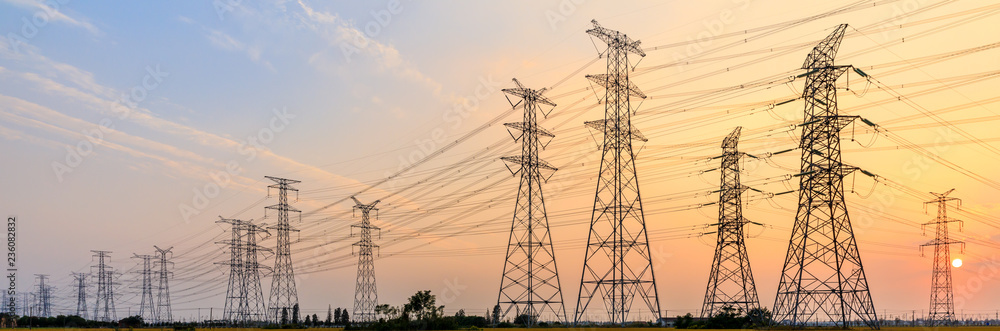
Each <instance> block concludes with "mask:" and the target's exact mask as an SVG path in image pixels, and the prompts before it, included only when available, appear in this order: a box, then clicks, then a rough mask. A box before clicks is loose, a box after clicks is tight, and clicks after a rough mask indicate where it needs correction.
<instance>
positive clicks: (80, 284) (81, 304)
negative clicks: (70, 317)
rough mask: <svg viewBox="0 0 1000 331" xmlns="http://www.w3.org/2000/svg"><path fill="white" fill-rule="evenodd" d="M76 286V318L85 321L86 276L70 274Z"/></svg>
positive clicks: (75, 273)
mask: <svg viewBox="0 0 1000 331" xmlns="http://www.w3.org/2000/svg"><path fill="white" fill-rule="evenodd" d="M72 275H73V280H74V283H75V284H76V316H79V317H82V318H83V319H87V276H90V275H88V274H85V273H82V272H74V273H72Z"/></svg>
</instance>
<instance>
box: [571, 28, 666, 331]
mask: <svg viewBox="0 0 1000 331" xmlns="http://www.w3.org/2000/svg"><path fill="white" fill-rule="evenodd" d="M591 22H592V23H593V24H594V27H593V28H592V29H590V30H587V33H588V34H590V35H591V36H594V37H597V38H598V39H600V40H601V41H603V42H604V43H606V44H607V45H608V48H607V51H606V54H605V56H606V57H607V58H608V63H607V73H606V74H600V75H588V76H587V78H588V79H590V80H591V81H593V82H594V83H597V84H599V85H601V86H604V88H605V94H604V120H598V121H590V122H587V123H586V125H587V126H589V127H591V128H593V129H596V130H597V131H601V132H603V133H604V143H603V145H602V147H603V148H602V154H601V167H600V172H599V173H598V179H597V192H596V194H595V197H594V209H593V210H592V216H591V221H590V231H589V234H588V236H587V249H586V253H585V254H586V255H585V256H584V260H583V275H582V276H581V277H580V278H581V281H580V296H579V297H578V299H577V302H576V313H575V314H574V317H573V322H574V323H579V322H581V321H582V319H583V318H584V316H585V314H586V313H587V309H589V308H591V307H590V303H591V301H592V300H593V299H594V298H595V297H597V298H598V299H599V300H602V301H603V302H604V306H605V308H606V309H607V313H608V317H609V318H610V322H611V323H617V324H622V325H624V324H625V322H626V321H627V320H628V317H629V312H630V310H631V307H632V300H633V299H634V298H635V297H636V296H638V297H639V298H640V299H641V300H642V301H643V303H644V307H643V308H646V309H648V310H649V313H650V314H651V315H652V316H653V317H654V320H659V317H660V302H659V296H658V295H657V289H656V277H654V275H653V260H652V256H651V255H652V254H651V252H650V250H649V234H648V233H647V231H646V219H645V216H644V215H643V210H642V198H641V195H640V194H639V179H638V175H637V173H636V167H635V155H636V152H635V151H634V150H633V148H632V140H633V139H636V140H640V141H646V138H645V137H644V136H643V135H642V134H641V133H639V130H637V129H636V128H634V127H632V113H633V109H632V107H631V103H630V99H631V98H632V97H636V98H642V99H645V98H646V95H645V94H643V93H642V91H640V90H639V88H638V87H637V86H636V85H635V84H634V83H632V82H631V81H630V80H629V77H628V72H629V70H630V69H631V68H630V67H629V60H628V54H629V53H633V54H636V55H639V56H646V53H645V52H643V50H642V48H640V47H639V44H640V42H639V41H633V40H632V39H631V38H629V37H628V36H626V35H625V34H624V33H621V32H618V31H614V30H609V29H606V28H604V27H601V26H600V25H599V24H597V21H591Z"/></svg>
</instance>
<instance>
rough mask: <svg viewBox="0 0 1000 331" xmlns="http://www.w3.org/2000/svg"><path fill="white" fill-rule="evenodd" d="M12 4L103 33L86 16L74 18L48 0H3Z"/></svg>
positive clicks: (54, 20) (55, 19) (49, 17)
mask: <svg viewBox="0 0 1000 331" xmlns="http://www.w3.org/2000/svg"><path fill="white" fill-rule="evenodd" d="M3 2H6V3H8V4H10V5H13V6H15V7H20V8H24V9H28V10H33V11H36V12H39V13H42V14H41V15H46V17H47V18H48V19H49V20H50V21H53V22H60V23H65V24H68V25H72V26H76V27H80V28H83V29H85V30H87V31H88V32H90V33H91V34H93V35H95V36H100V35H101V34H102V32H101V30H100V29H98V28H97V27H96V26H94V25H93V24H91V23H90V22H88V20H87V19H85V18H73V17H70V16H69V15H66V14H65V13H64V12H63V11H62V10H61V8H58V7H50V6H49V2H46V1H35V0H3Z"/></svg>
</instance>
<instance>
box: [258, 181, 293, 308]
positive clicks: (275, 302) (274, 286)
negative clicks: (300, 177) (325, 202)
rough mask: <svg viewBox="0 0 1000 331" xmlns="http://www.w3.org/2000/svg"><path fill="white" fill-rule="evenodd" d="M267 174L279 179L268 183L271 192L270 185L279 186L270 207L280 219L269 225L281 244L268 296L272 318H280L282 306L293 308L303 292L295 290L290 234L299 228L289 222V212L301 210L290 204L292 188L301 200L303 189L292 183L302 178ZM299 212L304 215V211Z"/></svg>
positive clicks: (276, 255) (272, 186)
mask: <svg viewBox="0 0 1000 331" xmlns="http://www.w3.org/2000/svg"><path fill="white" fill-rule="evenodd" d="M265 178H267V179H270V180H272V181H274V182H275V183H276V184H272V185H270V186H268V187H267V188H268V194H270V189H272V188H273V189H278V204H276V205H273V206H267V207H266V209H273V210H277V211H278V223H277V224H275V225H274V226H272V227H270V228H269V229H272V230H275V232H276V233H277V239H278V240H277V241H278V245H277V248H275V250H274V275H273V277H271V294H270V295H271V297H270V299H269V300H268V309H269V312H268V314H269V315H270V320H271V321H272V322H277V321H278V320H279V319H280V318H281V311H282V310H285V309H287V310H288V311H291V310H292V307H294V306H295V305H296V304H298V303H299V295H298V293H297V292H296V290H295V272H294V271H293V270H292V250H291V243H292V242H291V238H290V236H289V232H293V231H298V230H297V229H295V228H293V227H292V226H291V225H290V224H289V218H288V213H289V212H295V213H300V211H299V210H298V209H295V208H292V206H291V205H289V204H288V191H295V193H296V200H298V192H299V190H298V189H295V188H293V187H292V186H291V185H292V184H297V183H301V182H300V181H297V180H293V179H285V178H278V177H271V176H266V177H265ZM299 216H300V217H301V214H299Z"/></svg>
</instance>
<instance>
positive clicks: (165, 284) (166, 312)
mask: <svg viewBox="0 0 1000 331" xmlns="http://www.w3.org/2000/svg"><path fill="white" fill-rule="evenodd" d="M153 248H155V249H156V255H157V260H156V265H157V266H158V267H159V268H160V270H159V272H157V278H158V280H159V282H158V283H157V286H156V318H155V319H154V320H153V321H154V322H155V323H169V322H172V321H173V320H174V316H173V311H172V310H171V307H170V283H169V281H170V274H171V273H170V272H169V271H167V266H168V265H170V264H173V262H170V261H169V260H168V259H167V254H171V255H172V254H173V253H172V252H170V250H172V249H174V248H173V247H170V248H167V249H162V248H159V247H157V246H155V245H154V246H153Z"/></svg>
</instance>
